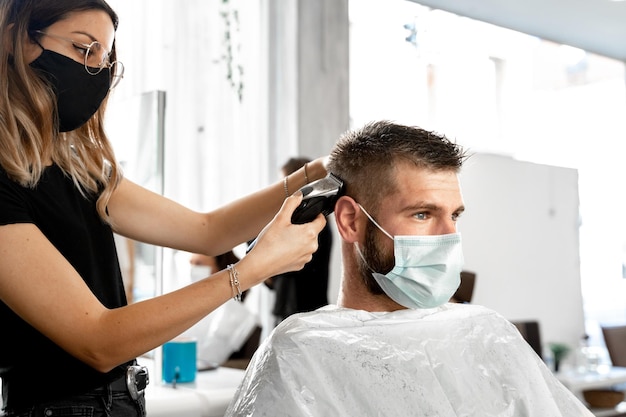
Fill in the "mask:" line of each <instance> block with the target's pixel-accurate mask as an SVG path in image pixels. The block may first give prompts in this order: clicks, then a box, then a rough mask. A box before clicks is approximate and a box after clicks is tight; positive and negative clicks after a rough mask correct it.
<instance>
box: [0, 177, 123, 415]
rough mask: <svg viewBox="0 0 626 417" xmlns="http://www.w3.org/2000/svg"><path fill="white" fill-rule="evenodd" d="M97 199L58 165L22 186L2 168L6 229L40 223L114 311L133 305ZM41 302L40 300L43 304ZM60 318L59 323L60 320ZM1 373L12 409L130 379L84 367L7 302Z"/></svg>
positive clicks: (1, 313)
mask: <svg viewBox="0 0 626 417" xmlns="http://www.w3.org/2000/svg"><path fill="white" fill-rule="evenodd" d="M96 200H97V195H89V196H88V197H85V196H83V195H82V194H81V193H80V191H79V190H78V188H77V187H76V186H75V185H74V183H73V181H72V179H71V178H70V177H69V176H67V175H65V174H64V173H63V171H62V170H61V169H60V168H59V167H58V166H57V165H52V166H50V167H48V168H46V169H45V171H44V173H43V176H42V178H41V180H40V182H39V184H38V185H37V186H36V187H35V188H33V189H30V188H27V187H22V186H21V185H19V184H18V183H16V182H14V181H12V180H11V179H9V178H8V176H7V174H6V172H5V171H4V170H3V169H2V168H1V167H0V226H3V225H7V224H16V223H32V224H34V225H35V226H37V227H38V228H39V229H40V230H41V232H42V233H43V234H44V235H45V236H46V238H48V240H49V241H50V242H51V243H52V244H53V245H54V247H55V248H56V249H57V250H58V251H59V252H60V253H61V254H62V255H63V256H64V257H65V259H67V260H68V262H69V263H70V264H72V266H73V267H74V268H75V269H76V271H77V272H78V274H79V275H80V276H81V277H82V279H83V280H84V281H85V283H86V284H87V285H88V286H89V288H90V289H91V291H92V292H93V293H94V294H95V295H96V297H97V298H98V299H99V300H100V301H101V302H102V304H104V305H105V306H106V307H108V308H116V307H120V306H123V305H126V295H125V293H124V285H123V282H122V275H121V272H120V268H119V263H118V259H117V253H116V249H115V242H114V240H113V232H112V230H111V228H110V227H109V226H108V225H107V224H106V223H104V222H103V221H102V220H101V219H100V217H99V216H98V213H97V212H96ZM36 302H37V300H33V303H36ZM52 319H54V318H52ZM0 323H1V324H0V332H1V334H2V337H1V338H0V376H2V379H3V391H5V393H7V398H5V399H4V401H5V404H4V405H5V406H8V407H11V408H12V409H17V408H22V407H24V406H28V405H32V404H36V403H39V402H43V401H49V400H56V399H60V398H63V397H66V396H68V395H74V394H80V393H82V392H86V391H88V390H90V389H93V388H95V387H97V386H100V385H103V384H105V383H107V382H109V381H111V380H113V379H115V378H117V377H119V376H121V375H122V373H123V369H124V368H125V367H124V366H120V367H118V368H116V369H114V370H113V371H111V372H109V373H106V374H103V373H100V372H98V371H96V370H94V369H93V368H91V367H89V366H87V365H86V364H84V363H83V362H80V361H79V360H77V359H76V358H74V357H73V356H71V355H69V354H68V353H67V352H65V351H64V350H62V349H61V348H59V347H58V346H57V345H55V344H54V343H53V342H52V341H50V340H49V339H48V338H46V337H45V336H43V335H42V334H41V333H39V332H38V331H37V330H35V329H34V328H33V327H31V326H30V325H29V324H28V323H26V322H25V321H24V320H22V319H21V318H20V317H18V316H17V315H16V314H15V313H14V312H13V311H12V310H11V309H9V308H8V306H7V305H6V304H5V303H3V302H0Z"/></svg>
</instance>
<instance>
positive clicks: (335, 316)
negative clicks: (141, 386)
mask: <svg viewBox="0 0 626 417" xmlns="http://www.w3.org/2000/svg"><path fill="white" fill-rule="evenodd" d="M465 157H466V155H465V153H464V151H462V150H461V148H460V147H459V146H457V145H456V144H453V143H451V142H450V141H449V140H447V139H446V138H445V137H442V136H439V135H437V134H435V133H432V132H427V131H424V130H422V129H419V128H414V127H407V126H401V125H397V124H393V123H389V122H376V123H372V124H369V125H366V126H365V127H363V128H362V129H360V130H357V131H354V132H349V133H347V134H345V135H344V136H343V137H342V138H341V139H340V141H339V142H338V143H337V144H336V145H335V147H334V148H333V150H332V152H331V154H330V159H329V167H328V168H329V172H333V173H334V174H336V175H337V176H338V177H340V178H341V179H343V180H344V183H345V185H346V194H345V195H344V196H342V197H340V198H339V199H338V201H337V203H336V205H335V222H336V225H337V230H338V232H339V235H340V236H341V244H342V263H343V274H342V281H341V287H340V292H339V298H338V301H337V305H336V306H327V307H322V308H320V309H318V310H316V311H314V312H310V313H301V314H296V315H294V316H291V317H289V318H288V319H286V320H285V321H283V322H282V323H281V324H280V325H279V326H278V327H277V328H276V329H275V330H274V332H273V333H272V334H271V336H270V337H269V338H268V339H267V340H266V341H265V342H264V343H263V344H262V345H261V346H260V347H259V349H258V350H257V352H256V354H255V356H254V357H253V359H252V362H251V363H250V365H249V367H248V369H247V371H246V375H245V377H244V380H243V381H242V384H241V386H240V387H239V389H238V392H237V393H236V395H235V397H234V399H233V401H232V402H231V404H230V406H229V409H228V411H227V413H226V415H227V416H273V417H276V416H290V417H294V416H319V417H327V416H393V417H396V416H409V415H410V416H437V417H448V416H449V417H458V416H475V417H490V416H515V417H518V416H534V417H546V416H550V417H555V416H563V417H573V416H576V417H579V416H592V414H591V413H590V412H589V411H588V410H587V408H586V407H585V406H584V405H583V404H582V403H581V402H580V401H579V400H578V399H577V398H576V397H575V396H574V395H573V394H572V393H571V392H569V391H568V390H567V389H566V388H565V387H564V386H563V385H562V384H561V383H560V382H559V381H558V380H557V379H556V378H555V377H554V376H553V375H552V373H551V372H550V370H549V369H548V368H547V367H546V366H545V365H544V363H543V362H542V361H541V359H540V358H539V357H538V356H537V355H536V354H535V352H534V351H533V350H532V348H531V347H530V346H529V345H528V344H527V343H526V341H525V340H524V339H523V338H522V337H521V335H520V333H519V332H518V331H517V329H516V328H515V327H514V326H513V325H512V324H511V323H510V322H508V321H507V320H506V319H504V318H503V317H502V316H500V315H499V314H497V313H496V312H494V311H491V310H489V309H486V308H484V307H480V306H475V305H468V304H452V303H448V300H449V299H450V297H451V296H452V295H453V294H454V292H455V290H456V288H457V287H458V285H459V280H460V278H459V276H460V272H461V269H462V267H463V254H462V250H461V237H460V235H459V234H458V233H457V227H456V223H457V220H458V218H459V216H460V215H461V213H462V212H463V210H464V206H463V198H462V196H461V189H460V185H459V181H458V173H459V171H460V168H461V165H462V163H463V161H464V159H465Z"/></svg>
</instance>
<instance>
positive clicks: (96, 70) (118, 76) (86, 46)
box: [35, 30, 124, 90]
mask: <svg viewBox="0 0 626 417" xmlns="http://www.w3.org/2000/svg"><path fill="white" fill-rule="evenodd" d="M35 33H39V34H40V35H44V36H49V37H51V38H55V39H59V40H62V41H66V42H71V43H72V45H73V46H74V48H77V49H79V50H80V51H81V54H82V55H83V57H84V62H83V64H84V66H85V71H87V73H88V74H89V75H98V74H100V72H102V70H103V69H104V68H107V69H108V70H109V71H110V73H111V86H110V87H109V89H111V90H112V89H113V88H115V87H116V86H117V85H118V84H119V83H120V81H121V80H122V78H124V64H123V63H122V62H121V61H113V62H109V57H110V56H111V52H109V51H108V50H107V49H106V48H105V47H104V46H102V44H101V43H100V42H98V41H93V42H91V43H82V42H76V41H75V40H73V39H71V38H66V37H65V36H60V35H54V34H52V33H47V32H43V31H41V30H36V31H35ZM97 51H102V54H101V56H100V58H98V55H97ZM94 57H95V58H96V59H98V61H97V63H96V65H95V66H94V65H89V64H90V62H89V61H90V60H92V62H91V63H92V64H93V63H94V62H93V59H94Z"/></svg>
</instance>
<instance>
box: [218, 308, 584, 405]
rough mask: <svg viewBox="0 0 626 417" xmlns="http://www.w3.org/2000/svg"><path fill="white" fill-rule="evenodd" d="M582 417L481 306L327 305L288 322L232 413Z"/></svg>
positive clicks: (252, 370) (512, 333)
mask: <svg viewBox="0 0 626 417" xmlns="http://www.w3.org/2000/svg"><path fill="white" fill-rule="evenodd" d="M409 415H410V416H424V417H426V416H437V417H460V416H473V417H495V416H498V417H505V416H510V417H548V416H550V417H557V416H562V417H581V416H589V417H592V416H593V414H592V413H591V412H590V411H589V410H588V409H587V408H586V407H585V406H584V405H583V404H582V403H581V402H580V400H578V399H577V398H576V397H575V396H574V394H572V393H571V392H570V391H569V390H568V389H567V388H565V386H564V385H562V384H561V383H560V382H559V381H558V380H557V379H556V378H555V377H554V375H553V374H552V373H551V371H550V370H549V369H548V367H547V366H546V365H545V364H544V363H543V361H542V360H541V358H539V356H537V355H536V354H535V352H534V351H533V350H532V348H531V347H530V346H529V345H528V343H526V341H525V340H524V339H523V338H522V337H521V335H520V333H519V332H518V331H517V329H516V328H515V326H513V325H512V324H511V323H510V322H509V321H507V320H506V319H505V318H503V317H502V316H501V315H499V314H498V313H496V312H494V311H492V310H489V309H486V308H484V307H480V306H475V305H462V304H449V303H448V304H444V305H443V306H441V307H437V308H433V309H421V310H400V311H396V312H391V313H371V312H366V311H360V310H350V309H343V308H337V307H335V306H327V307H323V308H322V309H319V310H317V311H315V312H310V313H301V314H296V315H293V316H291V317H289V318H288V319H286V320H285V321H283V322H282V323H281V324H280V325H279V326H278V327H277V328H276V329H274V331H273V332H272V334H271V335H270V336H269V337H268V338H267V339H266V340H265V341H264V342H263V343H262V345H261V346H260V347H259V349H258V350H257V352H256V353H255V355H254V357H253V358H252V361H251V362H250V365H249V366H248V369H247V371H246V375H245V376H244V379H243V381H242V383H241V385H240V386H239V388H238V390H237V392H236V394H235V396H234V398H233V400H232V402H231V404H230V405H229V407H228V410H227V412H226V416H272V417H280V416H289V417H297V416H318V417H328V416H360V417H361V416H409Z"/></svg>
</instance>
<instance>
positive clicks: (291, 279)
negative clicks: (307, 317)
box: [272, 223, 333, 321]
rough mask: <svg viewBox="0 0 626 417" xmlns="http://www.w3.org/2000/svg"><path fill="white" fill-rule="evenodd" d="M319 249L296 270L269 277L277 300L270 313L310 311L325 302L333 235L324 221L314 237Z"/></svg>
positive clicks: (280, 317) (282, 315) (281, 316)
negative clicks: (302, 266) (322, 226)
mask: <svg viewBox="0 0 626 417" xmlns="http://www.w3.org/2000/svg"><path fill="white" fill-rule="evenodd" d="M317 242H318V249H317V252H315V253H314V254H313V257H312V259H311V261H310V262H309V263H307V264H306V265H304V268H302V269H301V270H299V271H294V272H288V273H285V274H281V275H276V276H274V277H272V288H273V289H274V291H275V292H276V301H275V303H274V308H273V310H272V313H273V314H274V315H275V316H276V317H277V318H278V320H281V321H282V320H284V319H286V318H287V317H289V316H290V315H292V314H295V313H302V312H306V311H313V310H315V309H317V308H320V307H322V306H325V305H327V304H328V294H327V293H328V276H329V267H330V265H329V264H330V253H331V249H332V244H333V234H332V230H331V228H330V225H329V224H328V223H327V224H326V226H324V228H323V229H322V231H321V232H320V233H319V235H318V237H317Z"/></svg>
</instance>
